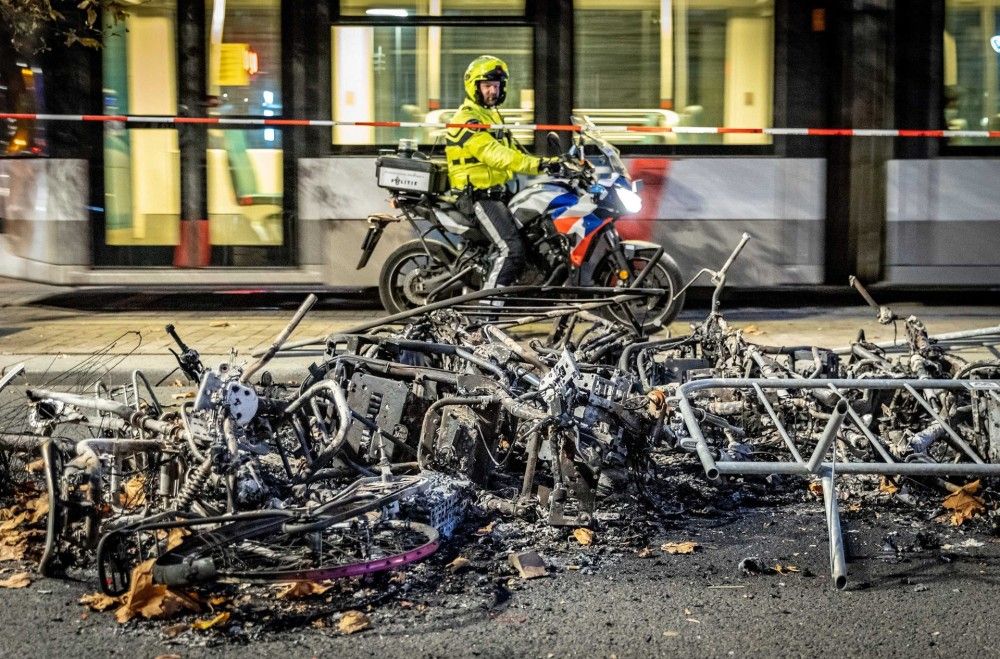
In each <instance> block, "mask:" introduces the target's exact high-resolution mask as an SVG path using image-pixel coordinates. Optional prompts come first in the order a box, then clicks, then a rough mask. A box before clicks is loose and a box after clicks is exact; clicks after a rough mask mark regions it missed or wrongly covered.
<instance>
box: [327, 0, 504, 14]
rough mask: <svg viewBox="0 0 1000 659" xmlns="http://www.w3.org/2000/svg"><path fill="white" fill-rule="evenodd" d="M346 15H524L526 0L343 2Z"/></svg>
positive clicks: (368, 0)
mask: <svg viewBox="0 0 1000 659" xmlns="http://www.w3.org/2000/svg"><path fill="white" fill-rule="evenodd" d="M340 14H341V15H342V16H373V17H378V16H389V17H395V18H405V17H407V16H463V15H465V16H471V15H475V16H487V15H491V16H520V15H522V14H524V0H393V1H392V2H387V1H386V0H341V2H340Z"/></svg>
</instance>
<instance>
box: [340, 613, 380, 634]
mask: <svg viewBox="0 0 1000 659" xmlns="http://www.w3.org/2000/svg"><path fill="white" fill-rule="evenodd" d="M371 626H372V621H371V620H370V619H369V618H368V616H366V615H365V614H364V613H362V612H361V611H344V615H342V616H341V617H340V622H338V623H337V629H339V630H340V632H341V633H342V634H354V633H355V632H360V631H363V630H365V629H368V628H369V627H371Z"/></svg>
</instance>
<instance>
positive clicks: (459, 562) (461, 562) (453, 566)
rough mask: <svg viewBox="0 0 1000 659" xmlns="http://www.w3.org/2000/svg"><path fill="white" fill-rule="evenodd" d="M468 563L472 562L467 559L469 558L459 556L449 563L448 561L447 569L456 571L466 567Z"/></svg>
mask: <svg viewBox="0 0 1000 659" xmlns="http://www.w3.org/2000/svg"><path fill="white" fill-rule="evenodd" d="M470 565H472V563H471V562H470V561H469V559H467V558H464V557H462V556H459V557H458V558H456V559H455V560H453V561H452V562H451V563H448V570H449V571H451V572H453V573H458V572H461V571H462V570H464V569H466V568H468V567H469V566H470Z"/></svg>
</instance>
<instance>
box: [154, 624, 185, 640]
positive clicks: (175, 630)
mask: <svg viewBox="0 0 1000 659" xmlns="http://www.w3.org/2000/svg"><path fill="white" fill-rule="evenodd" d="M189 629H191V626H190V625H188V624H187V623H186V622H178V623H176V624H173V625H167V626H166V627H164V628H163V629H161V630H160V633H161V634H163V635H164V636H166V637H167V638H175V637H177V636H180V635H181V634H183V633H184V632H186V631H187V630H189Z"/></svg>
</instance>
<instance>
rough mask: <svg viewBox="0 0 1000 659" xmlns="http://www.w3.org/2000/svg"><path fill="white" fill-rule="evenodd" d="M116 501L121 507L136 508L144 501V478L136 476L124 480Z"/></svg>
mask: <svg viewBox="0 0 1000 659" xmlns="http://www.w3.org/2000/svg"><path fill="white" fill-rule="evenodd" d="M118 503H119V505H121V507H122V508H138V507H139V506H141V505H143V504H144V503H146V479H144V478H143V477H142V476H136V477H135V478H130V479H129V480H127V481H125V485H123V486H122V491H121V492H120V493H119V494H118Z"/></svg>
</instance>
